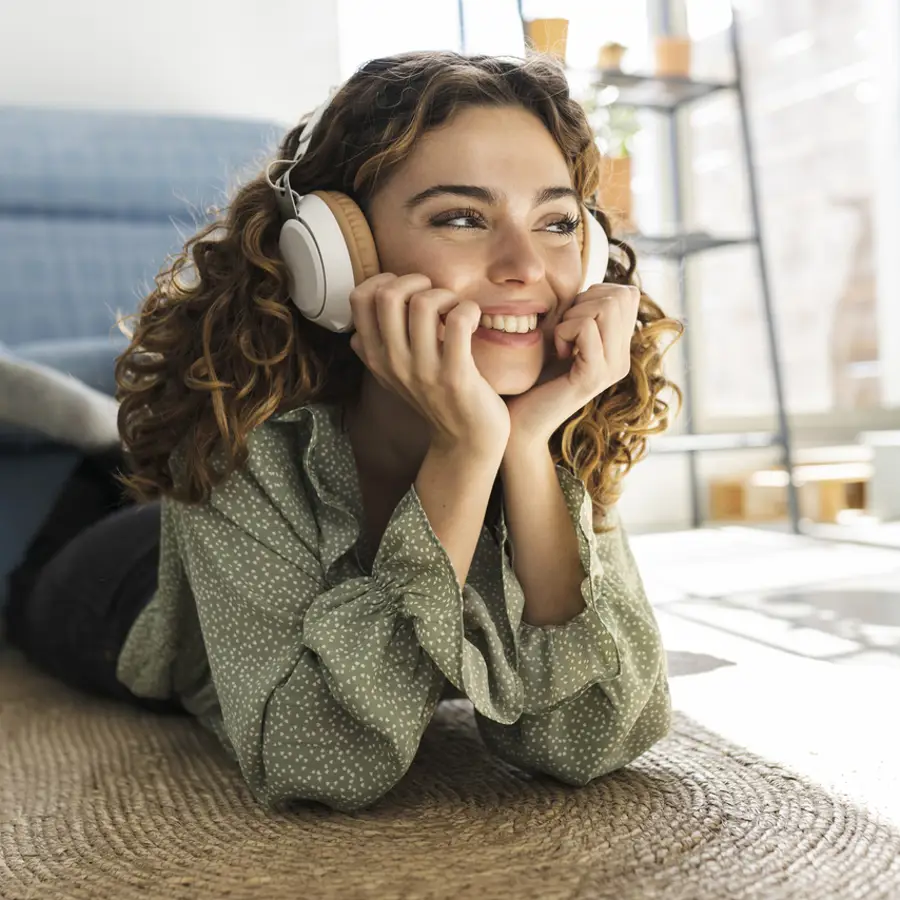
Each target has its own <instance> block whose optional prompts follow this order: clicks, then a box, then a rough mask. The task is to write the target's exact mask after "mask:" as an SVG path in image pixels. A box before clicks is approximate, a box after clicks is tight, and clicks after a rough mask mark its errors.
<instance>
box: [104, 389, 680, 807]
mask: <svg viewBox="0 0 900 900" xmlns="http://www.w3.org/2000/svg"><path fill="white" fill-rule="evenodd" d="M339 415H340V412H339V410H338V409H337V408H335V407H330V406H325V405H318V404H313V405H310V406H307V407H303V408H301V409H298V410H294V411H292V412H289V413H286V414H283V415H281V416H278V417H276V418H274V419H272V420H270V421H269V422H267V423H265V424H264V425H262V426H260V427H259V428H258V429H257V430H256V431H255V432H254V433H253V435H251V439H250V456H249V460H248V462H247V465H246V466H245V467H244V468H243V469H242V470H241V471H240V472H237V473H235V474H234V475H232V476H231V477H229V478H228V479H227V481H226V482H225V483H224V484H222V485H221V486H220V487H218V488H217V489H216V490H214V491H213V493H212V496H211V497H210V499H209V501H207V502H206V503H204V504H201V505H199V506H186V505H184V504H179V503H175V502H173V501H170V500H165V501H164V502H163V525H162V552H161V559H160V581H159V588H158V591H157V593H156V596H155V597H154V599H153V601H152V602H151V604H150V605H149V606H148V607H147V608H146V609H145V610H144V612H143V613H142V615H141V616H140V617H139V618H138V620H137V621H136V622H135V624H134V626H133V628H132V630H131V632H130V633H129V636H128V640H127V641H126V643H125V646H124V647H123V650H122V653H121V656H120V658H119V663H118V675H119V678H120V679H121V680H122V682H123V683H125V684H126V685H128V686H129V687H130V688H131V690H133V691H134V692H135V693H137V694H140V695H142V696H155V697H167V696H171V695H173V694H174V695H177V696H179V697H181V699H182V701H183V702H184V704H185V706H186V707H187V708H188V709H189V710H190V711H191V712H192V713H194V714H195V715H196V716H197V717H198V719H199V721H200V722H201V723H202V724H203V725H205V726H206V727H207V728H209V729H211V730H212V731H213V732H214V733H215V734H217V735H218V736H219V738H220V740H221V741H222V743H223V744H224V745H225V747H226V749H227V750H228V752H229V753H230V754H231V755H232V756H233V758H234V759H235V760H236V761H237V762H238V764H239V766H240V768H241V771H242V773H243V776H244V778H245V779H246V781H247V783H248V785H249V787H250V789H251V790H252V791H253V793H254V795H255V796H256V797H257V798H258V799H259V801H260V802H261V803H263V804H265V805H267V806H269V807H276V806H279V805H280V804H282V803H284V802H286V801H289V800H291V799H295V798H304V799H311V800H319V801H321V802H323V803H326V804H327V805H329V806H331V807H333V808H335V809H339V810H343V811H352V810H355V809H361V808H365V807H367V806H370V805H371V804H373V803H374V802H376V801H377V800H378V799H379V798H380V797H382V796H383V795H384V794H385V793H386V792H387V791H389V790H390V789H391V787H393V785H395V784H396V783H397V782H398V781H399V780H400V779H401V778H402V777H403V775H404V774H405V773H406V771H407V770H408V769H409V767H410V765H411V764H412V761H413V759H414V758H415V755H416V752H417V749H418V745H419V741H420V739H421V736H422V733H423V732H424V730H425V728H426V726H427V725H428V722H429V721H430V719H431V717H432V715H433V714H434V711H435V709H436V707H437V704H438V702H439V701H440V699H441V696H442V694H443V692H444V691H445V689H446V688H447V687H448V685H452V686H453V687H455V688H456V690H457V691H458V692H459V693H460V694H461V695H462V696H464V697H466V698H468V699H469V700H470V701H471V702H472V704H473V707H474V713H475V717H476V721H477V723H478V728H479V732H480V734H481V736H482V738H483V740H484V742H485V745H486V746H487V747H488V749H489V750H490V751H491V752H493V753H495V754H497V755H498V756H501V757H502V758H504V759H506V760H507V761H509V762H511V763H513V764H514V765H517V766H519V767H521V768H523V769H525V770H528V771H537V772H545V773H548V774H550V775H553V776H555V777H557V778H559V779H561V780H562V781H565V782H567V783H570V784H578V785H581V784H585V783H587V782H588V781H590V780H591V779H593V778H596V777H597V776H598V775H602V774H604V773H606V772H609V771H612V770H614V769H617V768H620V767H621V766H623V765H625V764H627V763H628V762H630V761H631V760H633V759H634V758H636V757H637V756H639V755H640V754H641V753H643V752H644V751H645V750H647V749H648V748H649V747H651V746H652V745H653V744H654V743H656V742H657V741H658V740H659V739H660V738H662V737H663V736H664V735H666V734H667V733H668V731H669V727H670V720H671V704H670V700H669V692H668V682H667V680H666V661H665V652H664V650H663V648H662V644H661V641H660V636H659V631H658V628H657V625H656V622H655V619H654V617H653V613H652V610H651V608H650V606H649V604H648V602H647V599H646V596H645V594H644V591H643V587H642V584H641V579H640V576H639V574H638V571H637V568H636V566H635V562H634V558H633V557H632V555H631V551H630V549H629V547H628V543H627V538H626V536H625V533H624V531H623V530H622V528H621V526H620V525H619V523H618V521H617V520H616V527H615V529H614V530H613V531H611V532H609V533H608V534H601V535H598V534H595V533H594V531H593V528H592V527H591V502H590V497H589V496H588V494H587V491H586V490H585V488H584V486H583V485H582V484H581V482H580V481H579V480H578V479H577V478H576V477H575V476H574V475H572V474H571V473H570V472H568V471H566V470H565V469H563V468H562V467H557V474H558V477H559V480H560V485H561V487H562V489H563V493H564V495H565V498H566V503H567V505H568V508H569V511H570V514H571V516H572V521H573V525H574V527H575V529H576V532H577V534H578V541H579V552H580V556H581V561H582V565H583V567H584V570H585V572H586V573H587V576H586V577H585V579H584V581H583V582H582V588H581V590H582V596H583V597H584V600H585V604H586V608H585V610H584V611H583V612H582V613H581V614H579V615H578V616H577V617H575V618H574V619H572V620H571V621H570V622H567V623H565V624H564V625H557V626H545V627H537V626H531V625H529V624H527V623H525V622H523V621H522V611H523V608H524V599H525V598H524V596H523V593H522V589H521V586H520V584H519V582H518V580H517V578H516V576H515V573H514V571H513V568H512V565H511V561H510V555H509V553H510V551H511V547H510V541H509V534H508V531H507V527H506V522H505V520H504V518H503V515H502V505H501V507H500V514H499V516H498V521H497V522H496V523H493V527H492V523H486V524H485V527H484V528H482V532H481V535H480V538H479V542H478V546H477V549H476V552H475V557H474V559H473V562H472V566H471V569H470V573H469V577H468V579H467V583H466V585H465V588H464V589H462V590H460V588H459V586H458V585H457V582H456V578H455V575H454V573H453V569H452V567H451V563H450V560H449V557H448V556H447V554H446V552H445V551H444V548H443V547H442V545H441V543H440V541H439V540H438V538H437V536H436V535H435V533H434V531H433V530H432V528H431V526H430V524H429V522H428V518H427V516H426V514H425V511H424V509H423V508H422V505H421V503H420V501H419V498H418V496H417V494H416V491H415V488H414V487H411V488H410V489H409V491H408V492H407V493H406V495H405V496H404V497H403V499H402V500H401V501H400V503H399V504H398V505H397V507H396V509H395V510H394V513H393V516H392V518H391V520H390V522H389V524H388V527H387V530H386V531H385V534H384V537H383V538H382V541H381V543H380V545H379V547H378V548H377V552H376V553H375V554H374V559H373V560H372V561H371V564H370V565H366V553H365V547H364V542H362V541H361V540H360V527H359V522H360V521H361V516H362V500H361V494H360V490H359V482H358V477H357V473H356V467H355V462H354V457H353V451H352V449H351V446H350V443H349V440H348V439H347V435H346V433H345V431H344V430H343V429H342V427H341V423H340V421H339ZM173 465H174V462H173ZM613 515H615V513H613Z"/></svg>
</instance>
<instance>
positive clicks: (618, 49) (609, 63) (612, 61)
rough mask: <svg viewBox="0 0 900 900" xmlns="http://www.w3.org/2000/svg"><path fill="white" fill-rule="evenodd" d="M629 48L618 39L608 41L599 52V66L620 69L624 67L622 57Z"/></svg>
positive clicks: (614, 69)
mask: <svg viewBox="0 0 900 900" xmlns="http://www.w3.org/2000/svg"><path fill="white" fill-rule="evenodd" d="M627 50H628V48H627V47H626V46H625V45H624V44H619V43H618V42H616V41H609V42H607V43H606V44H604V45H603V46H602V47H601V48H600V52H599V53H598V54H597V67H598V68H600V69H608V70H610V69H611V70H613V71H620V70H621V68H622V57H623V56H624V55H625V52H626V51H627Z"/></svg>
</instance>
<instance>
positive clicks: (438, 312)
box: [409, 288, 459, 377]
mask: <svg viewBox="0 0 900 900" xmlns="http://www.w3.org/2000/svg"><path fill="white" fill-rule="evenodd" d="M458 303H459V297H458V296H457V295H456V294H455V293H454V292H453V291H448V290H444V289H442V288H432V289H431V290H429V291H419V292H418V293H416V294H413V295H412V297H410V300H409V342H410V347H411V350H412V368H413V371H414V372H415V373H417V374H418V375H419V377H426V376H429V375H434V374H435V373H436V372H437V371H438V369H439V368H440V362H441V342H442V339H443V337H444V331H445V326H444V323H443V322H442V321H441V316H443V315H445V314H446V313H448V312H449V311H450V310H451V309H453V308H454V307H455V306H456V305H457V304H458Z"/></svg>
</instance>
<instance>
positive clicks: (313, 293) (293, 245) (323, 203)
mask: <svg viewBox="0 0 900 900" xmlns="http://www.w3.org/2000/svg"><path fill="white" fill-rule="evenodd" d="M336 93H337V89H332V91H331V92H330V94H329V96H328V99H327V100H326V101H325V102H324V103H323V104H322V105H321V106H319V107H318V109H316V110H315V112H314V113H313V114H312V116H310V119H309V121H308V122H307V123H306V125H305V126H304V128H303V131H302V132H301V134H300V140H299V143H298V145H297V152H296V154H295V155H294V158H293V159H292V160H281V159H278V160H273V161H272V162H271V163H269V165H268V166H267V167H266V181H267V182H268V184H269V186H270V187H271V188H272V189H273V190H274V191H275V192H276V194H277V195H278V206H279V208H280V210H281V214H282V217H283V219H284V224H283V225H282V226H281V235H280V237H279V239H278V247H279V249H280V250H281V255H282V257H283V258H284V261H285V263H286V264H287V268H288V273H289V279H290V285H289V290H290V296H291V299H292V300H293V301H294V303H295V304H296V306H297V308H298V309H299V310H300V312H301V313H302V314H303V315H304V316H305V317H306V318H307V319H309V320H310V321H312V322H315V323H316V324H317V325H321V326H322V327H323V328H327V329H328V330H329V331H341V332H343V331H351V330H352V328H353V321H352V313H351V309H350V292H351V291H352V290H353V288H354V287H356V285H358V284H360V283H361V282H363V281H365V280H366V279H367V278H370V277H371V276H372V275H377V274H378V273H379V272H380V271H381V266H380V264H379V261H378V250H377V249H376V247H375V239H374V238H373V237H372V231H371V229H370V228H369V223H368V222H367V221H366V217H365V215H364V214H363V211H362V210H361V209H360V208H359V206H358V205H357V204H356V203H355V202H354V201H353V200H352V199H351V198H350V197H348V196H347V195H346V194H341V193H339V192H337V191H313V192H312V193H311V194H307V195H306V196H304V197H301V196H300V195H299V194H297V193H296V192H295V191H294V190H293V189H292V188H291V186H290V174H291V171H292V170H293V168H294V166H296V165H297V163H298V162H299V161H300V159H301V158H302V157H303V154H304V152H305V151H306V147H307V146H308V144H309V141H310V138H311V137H312V133H313V130H314V129H315V127H316V125H318V123H319V121H320V120H321V118H322V116H323V115H324V113H325V110H326V109H327V108H328V106H329V104H330V103H331V100H332V98H333V97H334V95H335V94H336ZM281 162H290V163H291V164H290V165H289V166H288V167H287V169H285V170H284V172H283V173H282V174H281V175H280V176H279V178H278V181H277V182H275V183H274V184H273V183H272V179H271V177H270V175H269V170H270V169H271V167H272V166H273V165H276V164H277V163H281ZM582 218H583V221H584V222H586V223H587V227H586V228H584V227H582V228H579V230H578V238H579V244H580V246H581V260H582V271H583V273H584V279H583V281H582V290H584V289H585V288H587V287H589V286H590V285H592V284H600V283H601V282H603V281H604V280H605V278H606V266H607V263H608V261H609V239H608V238H607V236H606V232H605V231H604V230H603V226H602V225H601V224H600V223H599V222H598V221H597V220H596V219H595V218H594V216H593V215H591V213H590V212H589V211H588V210H587V209H586V208H582Z"/></svg>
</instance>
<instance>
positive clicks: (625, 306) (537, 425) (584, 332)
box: [506, 283, 641, 446]
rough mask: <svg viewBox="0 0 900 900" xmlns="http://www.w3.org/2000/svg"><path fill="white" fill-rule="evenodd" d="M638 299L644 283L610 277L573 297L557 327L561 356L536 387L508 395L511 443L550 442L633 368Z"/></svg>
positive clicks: (549, 366) (552, 363) (547, 368)
mask: <svg viewBox="0 0 900 900" xmlns="http://www.w3.org/2000/svg"><path fill="white" fill-rule="evenodd" d="M640 300H641V292H640V289H638V288H636V287H633V286H632V285H627V284H607V283H603V284H595V285H593V286H592V287H590V288H588V289H587V290H586V291H584V292H583V293H581V294H579V295H578V296H577V297H576V298H575V300H574V301H573V303H572V305H571V306H570V307H569V308H568V309H567V310H566V311H565V313H564V314H563V317H562V319H561V320H560V321H559V322H558V323H557V325H556V327H555V328H554V329H553V343H554V348H555V350H556V353H557V357H558V358H557V359H556V360H554V361H552V362H551V363H550V364H549V365H548V366H546V367H545V369H544V371H543V373H542V374H541V377H540V379H538V382H537V384H535V386H534V387H532V388H531V389H529V390H528V391H526V392H525V393H524V394H520V395H519V396H517V397H508V398H506V404H507V406H508V407H509V414H510V419H511V425H512V432H511V434H510V439H509V440H510V443H512V442H517V443H523V442H524V443H526V444H533V443H535V442H539V443H542V444H543V445H544V446H546V442H547V441H549V440H550V437H551V435H552V434H553V433H554V432H555V431H556V429H557V428H559V426H560V425H562V423H563V422H565V421H566V419H568V418H569V417H570V416H571V415H573V414H574V413H576V412H577V411H578V410H580V409H581V408H582V407H583V406H584V405H585V404H586V403H588V402H589V401H590V400H592V399H593V398H594V397H596V396H597V395H598V394H601V393H603V391H605V390H606V389H607V388H609V387H611V386H612V385H614V384H616V383H617V382H619V381H621V380H622V379H623V378H624V377H625V376H626V375H627V374H628V373H629V371H630V370H631V338H632V336H633V335H634V328H635V323H636V322H637V314H638V306H639V304H640Z"/></svg>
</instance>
